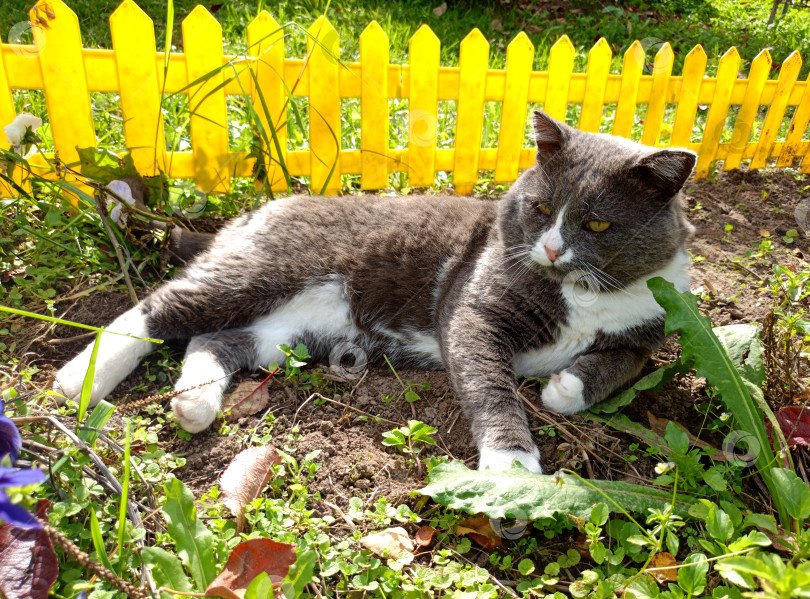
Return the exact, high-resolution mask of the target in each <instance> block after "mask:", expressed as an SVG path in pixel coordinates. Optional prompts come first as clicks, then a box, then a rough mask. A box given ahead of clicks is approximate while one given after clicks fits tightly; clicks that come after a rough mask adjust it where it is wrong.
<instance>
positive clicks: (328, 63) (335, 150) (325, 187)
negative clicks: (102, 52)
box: [307, 17, 340, 195]
mask: <svg viewBox="0 0 810 599" xmlns="http://www.w3.org/2000/svg"><path fill="white" fill-rule="evenodd" d="M308 34H309V35H308V36H307V55H308V56H309V64H308V65H307V71H308V72H309V77H308V78H309V145H310V168H311V169H312V182H311V185H312V191H313V193H318V194H323V195H337V194H338V193H339V192H340V40H339V39H338V34H337V31H335V28H334V27H332V24H331V23H330V22H329V21H327V20H326V18H324V17H319V18H318V20H317V21H315V23H313V24H312V27H310V28H309V31H308ZM316 40H317V43H316Z"/></svg>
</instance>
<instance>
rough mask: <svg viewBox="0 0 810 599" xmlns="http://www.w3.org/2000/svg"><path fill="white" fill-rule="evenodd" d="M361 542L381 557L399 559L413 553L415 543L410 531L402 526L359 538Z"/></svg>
mask: <svg viewBox="0 0 810 599" xmlns="http://www.w3.org/2000/svg"><path fill="white" fill-rule="evenodd" d="M359 543H360V544H361V545H362V546H363V547H365V548H366V549H368V550H369V551H371V552H372V553H374V554H375V555H379V556H380V557H391V558H394V559H399V558H401V557H407V554H409V553H413V543H412V542H411V538H410V537H409V536H408V531H406V530H405V529H404V528H402V527H401V526H397V527H396V528H388V529H386V530H383V531H381V532H376V533H374V534H371V535H366V536H365V537H362V538H361V539H360V540H359Z"/></svg>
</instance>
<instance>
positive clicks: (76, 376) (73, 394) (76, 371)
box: [53, 352, 118, 407]
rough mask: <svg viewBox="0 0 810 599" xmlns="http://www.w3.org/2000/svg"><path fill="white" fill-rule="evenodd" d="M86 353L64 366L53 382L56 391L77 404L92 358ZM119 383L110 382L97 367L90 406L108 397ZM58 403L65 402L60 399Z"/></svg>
mask: <svg viewBox="0 0 810 599" xmlns="http://www.w3.org/2000/svg"><path fill="white" fill-rule="evenodd" d="M86 353H87V352H82V353H81V354H79V355H78V356H76V357H75V358H73V359H72V360H71V361H70V362H68V363H67V364H65V365H64V366H62V368H60V369H59V371H58V372H57V373H56V378H55V380H54V382H53V390H54V391H56V392H57V393H59V394H61V395H64V396H65V397H66V398H67V399H69V400H71V401H75V402H76V403H78V402H79V398H80V397H81V394H82V386H83V385H84V378H85V376H87V370H88V368H90V356H88V355H85V354H86ZM117 383H118V381H110V380H108V377H106V376H105V373H104V372H103V371H99V369H98V365H97V366H96V373H95V376H94V377H93V387H92V391H91V393H90V406H91V407H92V406H95V405H96V404H97V403H98V402H99V401H101V400H102V399H104V398H105V397H107V395H109V394H110V393H111V392H112V390H113V389H115V387H116V385H117ZM58 401H64V400H61V399H59V400H58Z"/></svg>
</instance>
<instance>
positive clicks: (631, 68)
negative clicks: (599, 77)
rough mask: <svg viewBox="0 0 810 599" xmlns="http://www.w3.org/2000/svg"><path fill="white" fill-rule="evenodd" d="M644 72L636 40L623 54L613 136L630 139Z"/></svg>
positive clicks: (642, 56)
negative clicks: (620, 85) (620, 84)
mask: <svg viewBox="0 0 810 599" xmlns="http://www.w3.org/2000/svg"><path fill="white" fill-rule="evenodd" d="M643 70H644V47H643V46H642V45H641V42H639V41H638V40H636V41H634V42H633V44H632V45H631V46H630V47H629V48H628V49H627V51H626V52H625V53H624V62H623V63H622V87H621V89H620V90H619V101H618V102H617V104H616V116H615V118H614V119H613V135H619V136H621V137H626V138H627V139H630V136H631V135H632V132H633V121H634V120H635V117H636V100H637V98H638V87H639V83H641V74H642V72H643Z"/></svg>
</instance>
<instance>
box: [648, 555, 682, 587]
mask: <svg viewBox="0 0 810 599" xmlns="http://www.w3.org/2000/svg"><path fill="white" fill-rule="evenodd" d="M677 563H678V562H677V561H676V560H675V556H673V555H672V554H671V553H669V552H668V551H662V552H661V553H656V554H655V555H654V556H653V558H652V559H651V560H650V565H649V566H648V568H647V570H648V571H647V573H648V574H652V575H653V576H655V578H656V580H658V582H659V583H660V584H664V583H665V582H675V581H676V580H678V570H677V568H673V567H671V566H675V565H676V564H677ZM650 568H664V569H663V570H656V571H655V572H649V569H650Z"/></svg>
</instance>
